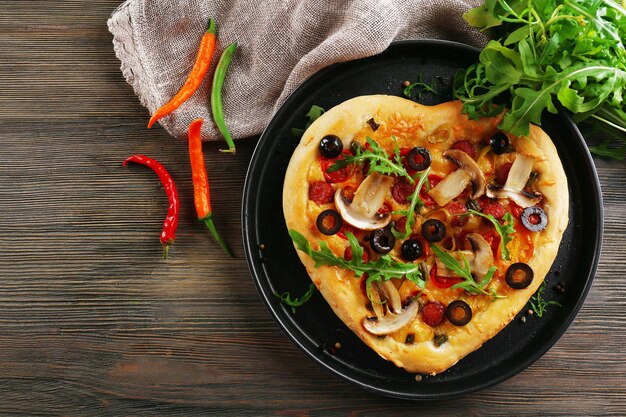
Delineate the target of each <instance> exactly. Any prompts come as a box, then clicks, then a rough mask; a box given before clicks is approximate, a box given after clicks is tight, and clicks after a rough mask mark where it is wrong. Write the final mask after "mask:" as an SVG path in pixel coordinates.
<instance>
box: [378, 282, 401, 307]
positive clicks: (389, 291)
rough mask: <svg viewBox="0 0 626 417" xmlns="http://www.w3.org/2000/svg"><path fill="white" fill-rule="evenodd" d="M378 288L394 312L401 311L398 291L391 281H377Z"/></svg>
mask: <svg viewBox="0 0 626 417" xmlns="http://www.w3.org/2000/svg"><path fill="white" fill-rule="evenodd" d="M378 288H380V289H381V290H382V291H383V294H384V296H385V298H386V299H387V303H389V304H388V306H389V307H390V308H391V310H392V311H393V312H394V313H399V312H400V311H402V300H401V299H400V293H399V292H398V289H397V288H396V286H395V285H393V282H391V281H384V282H381V283H379V285H378Z"/></svg>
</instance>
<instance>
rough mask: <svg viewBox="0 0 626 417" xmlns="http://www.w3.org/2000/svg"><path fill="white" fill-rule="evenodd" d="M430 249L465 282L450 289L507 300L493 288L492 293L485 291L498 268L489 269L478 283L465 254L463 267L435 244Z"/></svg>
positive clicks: (462, 256)
mask: <svg viewBox="0 0 626 417" xmlns="http://www.w3.org/2000/svg"><path fill="white" fill-rule="evenodd" d="M430 249H431V250H432V251H433V253H434V254H435V256H436V257H437V258H439V260H440V261H441V262H442V263H443V264H444V265H445V266H446V267H447V268H448V269H449V270H450V271H452V272H454V273H455V274H456V275H458V276H460V277H461V278H463V281H461V282H459V283H456V284H454V285H453V286H452V287H450V288H454V289H456V288H462V289H464V290H465V291H467V292H468V293H470V294H485V295H489V296H491V297H492V298H493V299H496V298H505V297H504V296H502V295H498V294H496V291H495V290H494V289H493V288H492V289H491V291H487V290H486V289H485V288H486V287H487V286H488V285H489V283H490V282H491V279H492V278H493V275H494V274H495V273H496V271H497V268H496V267H495V266H492V267H491V268H489V271H488V272H487V273H486V274H485V276H484V277H483V278H482V279H481V280H480V282H476V281H475V280H474V277H473V276H472V271H471V269H470V265H469V262H468V261H467V258H465V256H464V255H463V253H461V258H462V259H463V265H461V263H459V261H457V260H456V259H454V257H453V256H452V255H450V254H449V253H448V252H447V251H445V250H443V249H442V248H440V247H439V246H437V245H435V244H434V243H431V244H430Z"/></svg>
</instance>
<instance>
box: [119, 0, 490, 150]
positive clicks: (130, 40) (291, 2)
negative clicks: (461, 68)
mask: <svg viewBox="0 0 626 417" xmlns="http://www.w3.org/2000/svg"><path fill="white" fill-rule="evenodd" d="M480 2H481V0H328V1H324V0H127V1H126V2H124V3H123V4H122V5H121V6H120V7H119V8H118V9H117V10H115V12H114V13H113V15H112V16H111V19H110V20H109V21H108V26H109V30H110V31H111V33H112V34H113V45H114V48H115V53H116V54H117V57H118V58H119V60H120V61H121V63H122V65H121V69H122V73H123V74H124V77H125V78H126V81H128V83H129V84H130V85H132V86H133V89H134V90H135V94H137V96H138V97H139V100H140V101H141V103H142V104H143V105H144V106H145V107H147V108H148V110H149V111H150V113H152V112H154V111H155V110H156V109H157V108H158V107H160V106H161V105H162V104H164V103H165V102H167V101H168V100H169V99H170V98H171V97H172V96H173V95H174V94H175V93H176V92H177V91H178V89H179V88H180V87H181V85H182V84H183V82H184V81H185V79H186V77H187V74H188V73H189V70H190V69H191V67H192V65H193V62H194V59H195V56H196V52H197V48H198V45H199V41H200V37H201V36H202V34H203V33H204V31H205V30H206V26H207V23H208V21H209V18H210V17H213V18H215V21H216V24H217V31H218V32H217V33H218V48H217V50H216V53H215V56H214V57H213V61H212V64H211V65H212V67H211V70H210V71H209V74H208V76H207V78H206V80H205V81H204V83H203V84H202V86H201V87H200V89H199V90H198V91H197V92H196V94H195V95H194V96H193V97H192V98H191V99H190V100H189V101H187V102H186V103H184V104H183V105H182V106H181V107H180V108H179V109H178V110H177V111H176V112H174V113H173V114H172V115H171V116H169V117H166V118H164V119H162V120H161V122H160V123H161V125H162V126H163V127H164V128H165V129H166V130H167V131H168V132H169V133H170V134H171V135H172V136H175V137H177V138H184V137H186V131H187V127H188V126H189V123H190V122H191V121H192V120H194V119H196V118H198V117H202V118H204V119H205V121H206V123H205V124H204V126H203V131H202V135H203V140H215V139H221V136H220V135H219V133H218V131H217V128H216V127H215V125H214V124H213V122H212V119H211V114H210V111H211V110H210V104H209V88H210V85H211V77H212V73H213V69H214V68H215V65H216V63H217V60H218V57H219V53H221V50H222V49H223V48H224V47H225V46H227V45H228V44H230V43H231V42H237V43H238V45H239V48H238V50H237V52H236V53H235V56H234V57H233V60H232V62H231V64H230V67H229V69H228V73H227V77H226V82H225V85H224V90H223V102H224V111H225V117H226V122H227V124H228V126H229V128H230V131H231V133H232V135H233V137H235V138H242V137H247V136H252V135H256V134H259V133H260V132H261V131H262V130H263V129H264V127H265V126H266V125H267V123H268V122H269V120H270V118H271V117H272V115H273V114H274V112H275V111H276V110H277V109H278V107H279V106H280V105H281V103H282V102H283V101H284V100H285V99H286V98H287V97H288V96H289V94H290V93H291V92H292V91H293V90H294V89H296V88H297V87H298V85H300V83H302V82H303V81H305V80H306V79H307V78H308V77H309V76H311V75H312V74H314V73H315V72H317V71H319V70H320V69H322V68H324V67H326V66H328V65H330V64H333V63H336V62H342V61H349V60H353V59H357V58H363V57H367V56H371V55H375V54H378V53H380V52H382V51H384V50H385V49H386V48H387V46H388V45H389V43H391V41H393V40H396V39H420V38H435V39H448V40H456V41H460V42H464V43H468V44H473V45H477V46H479V45H482V44H483V43H484V41H485V38H484V37H483V35H482V34H480V33H479V32H477V31H476V30H474V29H472V28H470V27H469V26H468V25H467V24H466V23H465V21H464V20H463V18H462V14H463V13H464V12H465V11H467V9H469V8H470V7H474V6H476V5H478V4H479V3H480ZM148 118H149V117H148V116H147V115H146V123H147V121H148Z"/></svg>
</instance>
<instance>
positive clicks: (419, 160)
mask: <svg viewBox="0 0 626 417" xmlns="http://www.w3.org/2000/svg"><path fill="white" fill-rule="evenodd" d="M431 162H432V157H431V155H430V151H429V150H428V149H426V148H423V147H421V146H416V147H414V148H413V149H411V150H410V151H409V154H408V155H407V156H406V163H407V165H408V166H409V168H411V169H412V170H413V171H423V170H425V169H426V168H428V167H429V166H430V163H431Z"/></svg>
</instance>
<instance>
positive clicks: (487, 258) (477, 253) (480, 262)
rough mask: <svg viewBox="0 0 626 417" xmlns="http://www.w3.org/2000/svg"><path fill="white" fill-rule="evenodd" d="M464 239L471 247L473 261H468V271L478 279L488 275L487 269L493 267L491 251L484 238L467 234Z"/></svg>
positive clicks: (474, 234)
mask: <svg viewBox="0 0 626 417" xmlns="http://www.w3.org/2000/svg"><path fill="white" fill-rule="evenodd" d="M465 239H467V241H468V242H469V243H470V246H471V247H472V253H473V254H474V256H473V259H472V260H471V261H470V269H471V271H472V274H474V275H475V276H476V277H478V278H482V277H484V276H485V275H487V274H488V273H489V269H491V267H492V266H493V251H492V250H491V246H490V245H489V243H487V241H486V240H485V238H484V237H482V236H481V235H479V234H478V233H469V234H468V235H467V236H466V237H465Z"/></svg>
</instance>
